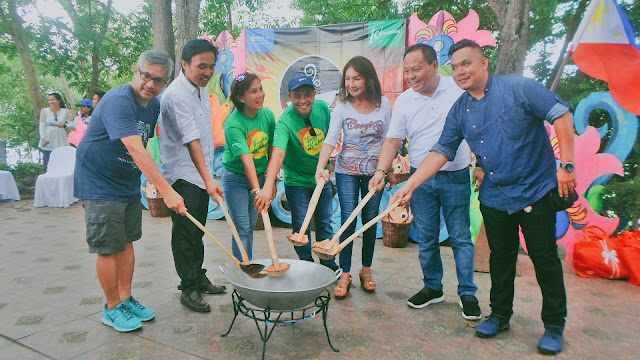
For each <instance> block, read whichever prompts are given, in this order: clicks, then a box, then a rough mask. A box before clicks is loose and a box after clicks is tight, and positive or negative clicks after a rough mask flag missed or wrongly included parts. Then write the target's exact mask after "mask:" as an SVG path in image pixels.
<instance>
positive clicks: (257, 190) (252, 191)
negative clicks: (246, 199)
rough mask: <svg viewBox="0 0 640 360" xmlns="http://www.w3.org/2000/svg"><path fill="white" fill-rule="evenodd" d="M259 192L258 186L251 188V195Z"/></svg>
mask: <svg viewBox="0 0 640 360" xmlns="http://www.w3.org/2000/svg"><path fill="white" fill-rule="evenodd" d="M259 192H260V188H255V189H253V190H251V195H253V196H254V197H256V196H257V195H258V193H259Z"/></svg>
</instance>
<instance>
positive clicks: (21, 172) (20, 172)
mask: <svg viewBox="0 0 640 360" xmlns="http://www.w3.org/2000/svg"><path fill="white" fill-rule="evenodd" d="M0 170H6V171H11V173H12V174H13V177H14V178H15V179H24V178H35V177H36V176H38V175H40V174H41V173H42V164H36V163H31V162H21V163H17V164H16V165H14V166H9V165H6V164H3V166H2V168H1V169H0Z"/></svg>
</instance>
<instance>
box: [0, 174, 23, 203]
mask: <svg viewBox="0 0 640 360" xmlns="http://www.w3.org/2000/svg"><path fill="white" fill-rule="evenodd" d="M0 200H20V194H19V193H18V186H17V185H16V181H15V180H14V179H13V174H11V172H9V171H2V170H0Z"/></svg>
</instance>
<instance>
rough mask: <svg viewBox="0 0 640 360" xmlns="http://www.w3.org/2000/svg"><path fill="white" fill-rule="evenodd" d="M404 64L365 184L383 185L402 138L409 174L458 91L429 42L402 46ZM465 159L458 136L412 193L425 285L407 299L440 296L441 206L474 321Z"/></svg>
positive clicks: (419, 301) (425, 301)
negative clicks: (449, 155)
mask: <svg viewBox="0 0 640 360" xmlns="http://www.w3.org/2000/svg"><path fill="white" fill-rule="evenodd" d="M403 66H404V76H405V81H407V83H408V84H409V86H410V88H409V89H407V90H406V91H405V92H403V93H402V94H401V95H400V96H399V97H398V99H397V100H396V102H395V104H394V107H393V114H392V117H391V124H390V127H389V131H388V132H387V137H386V139H385V141H384V143H383V145H382V149H381V151H380V156H379V158H378V170H377V171H376V174H375V175H374V177H373V178H372V179H371V181H370V183H369V188H370V189H371V188H378V189H379V190H382V188H383V186H384V180H385V175H386V173H387V171H388V170H389V169H390V168H391V161H392V160H393V158H394V157H395V156H396V153H397V151H398V149H399V148H400V146H401V145H402V142H403V140H404V139H405V137H408V138H409V139H410V141H409V161H410V163H411V173H413V172H414V171H415V170H416V168H418V166H420V163H421V162H422V160H424V158H425V157H426V156H427V154H428V153H429V151H430V150H431V148H432V147H433V145H434V144H435V143H436V142H438V139H439V138H440V134H441V133H442V129H443V127H444V122H445V119H446V117H447V114H448V113H449V109H451V106H452V105H453V104H454V103H455V101H456V100H457V99H458V98H459V97H460V95H461V94H462V93H463V90H462V89H460V88H459V87H458V86H457V85H456V84H455V82H454V81H453V79H452V78H450V77H448V76H440V74H439V72H438V60H437V57H436V52H435V51H434V49H433V48H432V47H431V46H428V45H425V44H416V45H413V46H411V47H409V48H408V49H407V50H406V51H405V55H404V60H403ZM470 162H471V150H470V149H469V146H468V145H467V143H466V142H465V141H463V142H462V144H461V145H460V148H459V149H458V152H457V154H456V157H455V159H454V161H450V162H447V164H446V165H444V166H443V167H442V169H441V170H440V171H439V172H438V174H437V175H436V176H434V177H433V178H431V179H429V180H428V181H427V182H425V183H424V184H422V186H420V188H418V189H416V191H415V192H414V194H413V198H412V199H411V209H412V212H413V214H415V220H414V222H415V224H416V227H417V230H418V238H417V239H414V240H416V241H417V242H418V244H419V248H420V255H419V258H420V265H421V266H422V273H423V275H424V288H423V289H422V290H420V291H419V292H418V293H417V294H416V295H414V296H413V297H411V298H410V299H409V300H408V301H407V304H408V305H409V306H411V307H413V308H416V309H420V308H423V307H426V306H428V305H430V304H434V303H439V302H442V301H444V295H443V292H442V277H443V269H442V260H441V258H440V247H439V246H440V243H439V234H440V209H442V211H443V213H444V220H445V223H446V224H447V230H448V232H449V238H450V239H451V247H452V248H453V255H454V258H455V261H456V273H457V275H458V295H459V296H460V302H459V304H460V306H461V307H462V309H463V311H462V317H463V318H465V319H467V320H479V319H480V316H481V311H480V307H479V306H478V300H477V299H476V297H475V294H476V290H477V289H478V287H477V286H476V285H475V283H474V282H473V270H474V245H473V242H472V241H471V232H470V231H469V222H470V220H469V198H470V196H471V187H470V184H469V182H470V179H469V164H470Z"/></svg>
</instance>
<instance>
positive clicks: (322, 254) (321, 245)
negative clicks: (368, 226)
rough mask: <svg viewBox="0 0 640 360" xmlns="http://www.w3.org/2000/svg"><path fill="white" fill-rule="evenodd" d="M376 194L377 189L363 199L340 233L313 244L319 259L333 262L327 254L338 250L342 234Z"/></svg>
mask: <svg viewBox="0 0 640 360" xmlns="http://www.w3.org/2000/svg"><path fill="white" fill-rule="evenodd" d="M375 194H376V189H371V190H369V192H368V193H367V195H366V196H365V197H364V198H363V199H362V201H361V202H360V204H358V206H356V208H355V209H353V212H352V213H351V215H349V218H348V219H347V221H345V222H344V224H342V227H340V229H339V230H338V232H337V233H335V235H333V237H332V238H331V240H329V239H326V240H322V241H316V242H315V243H314V244H313V247H312V250H313V252H314V253H315V254H316V255H318V257H319V258H321V259H325V260H331V259H332V258H333V256H331V257H329V258H328V259H327V258H326V257H327V255H326V254H327V253H331V252H332V249H333V247H334V246H335V247H336V248H337V242H338V239H340V235H342V233H343V232H344V231H345V230H347V228H348V227H349V225H350V224H351V223H352V222H353V220H355V219H356V218H357V217H358V214H359V213H360V212H361V211H362V209H364V207H365V205H367V203H368V202H369V200H371V198H372V197H373V196H374V195H375Z"/></svg>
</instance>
